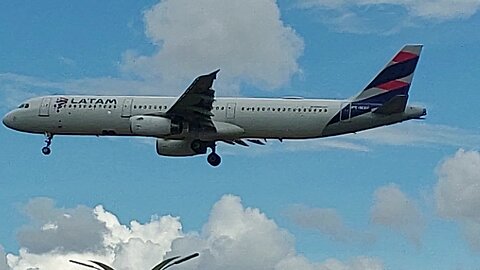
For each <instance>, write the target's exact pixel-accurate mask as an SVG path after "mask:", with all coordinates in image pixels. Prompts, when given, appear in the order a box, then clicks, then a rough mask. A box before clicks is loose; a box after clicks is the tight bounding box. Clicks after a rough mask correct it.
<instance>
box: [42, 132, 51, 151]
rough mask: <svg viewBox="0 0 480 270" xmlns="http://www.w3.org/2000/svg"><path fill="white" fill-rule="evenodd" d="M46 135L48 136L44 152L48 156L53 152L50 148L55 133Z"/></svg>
mask: <svg viewBox="0 0 480 270" xmlns="http://www.w3.org/2000/svg"><path fill="white" fill-rule="evenodd" d="M45 137H46V139H45V143H46V144H47V145H46V146H45V147H43V148H42V154H44V155H45V156H48V155H50V153H51V152H52V150H51V149H50V145H51V144H52V139H53V134H51V133H45Z"/></svg>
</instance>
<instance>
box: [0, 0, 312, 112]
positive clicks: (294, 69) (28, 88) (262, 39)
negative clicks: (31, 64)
mask: <svg viewBox="0 0 480 270" xmlns="http://www.w3.org/2000/svg"><path fill="white" fill-rule="evenodd" d="M143 16H144V23H145V35H146V37H147V39H148V40H149V41H150V42H151V44H153V45H154V47H155V50H154V53H152V54H150V55H145V54H141V53H140V52H138V51H136V50H135V49H130V50H127V51H125V52H124V53H123V55H122V59H123V60H122V62H121V63H120V64H119V65H118V67H119V71H118V74H117V75H116V76H112V77H91V78H81V79H67V80H60V81H59V80H57V81H49V80H46V79H43V78H37V77H31V76H26V75H21V74H12V73H3V74H0V88H1V89H2V90H4V91H2V92H1V93H0V98H1V99H2V100H3V102H0V106H13V105H17V103H18V102H20V101H21V99H20V98H22V97H29V96H33V95H39V94H47V93H50V94H52V93H65V94H117V95H119V94H156V95H179V94H181V93H182V92H183V91H184V90H185V89H186V88H187V87H188V85H189V84H190V83H191V82H192V81H193V80H194V78H195V77H196V76H198V75H201V74H205V73H208V72H211V71H213V70H215V69H218V68H220V69H221V70H222V71H221V73H220V74H219V76H218V80H217V82H216V84H215V89H216V90H217V93H218V94H219V95H238V94H239V91H240V85H241V84H245V83H246V84H250V85H253V86H257V87H260V88H264V89H267V90H272V89H275V88H278V87H280V86H282V85H285V84H287V83H288V82H289V81H290V79H291V78H292V76H294V75H295V74H297V73H299V72H301V70H300V67H299V65H298V58H299V57H300V56H301V55H302V53H303V47H304V44H303V39H302V38H301V37H300V36H299V35H298V34H297V33H296V32H295V30H294V29H293V28H291V27H289V26H287V25H285V24H284V22H283V21H282V20H281V16H280V10H279V8H278V6H277V3H276V1H275V0H262V1H256V0H246V1H236V0H195V1H193V0H165V1H159V2H158V3H157V4H155V5H154V6H152V7H151V8H149V9H147V10H146V11H145V12H144V14H143ZM64 62H65V61H64ZM67 62H71V61H67ZM6 89H7V90H6ZM18 93H22V96H21V97H17V96H18V95H17V94H18ZM33 93H34V94H33ZM12 104H13V105H12Z"/></svg>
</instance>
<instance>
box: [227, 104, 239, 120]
mask: <svg viewBox="0 0 480 270" xmlns="http://www.w3.org/2000/svg"><path fill="white" fill-rule="evenodd" d="M236 106H237V104H236V103H228V104H227V119H234V118H235V107H236Z"/></svg>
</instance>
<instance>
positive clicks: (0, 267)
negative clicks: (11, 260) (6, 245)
mask: <svg viewBox="0 0 480 270" xmlns="http://www.w3.org/2000/svg"><path fill="white" fill-rule="evenodd" d="M0 270H8V265H7V255H6V254H5V250H4V249H3V247H2V245H0Z"/></svg>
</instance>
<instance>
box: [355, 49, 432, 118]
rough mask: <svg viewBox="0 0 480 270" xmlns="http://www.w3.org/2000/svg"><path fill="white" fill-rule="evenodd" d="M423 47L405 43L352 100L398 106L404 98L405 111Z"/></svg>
mask: <svg viewBox="0 0 480 270" xmlns="http://www.w3.org/2000/svg"><path fill="white" fill-rule="evenodd" d="M422 47H423V46H422V45H405V46H404V47H403V48H402V49H401V50H400V51H399V52H398V53H397V54H396V55H395V57H393V59H392V60H391V61H390V62H389V63H388V64H387V66H386V67H385V68H383V69H382V70H381V71H380V73H378V75H377V76H376V77H375V78H374V79H373V80H372V81H371V82H370V83H369V84H368V85H367V86H366V87H365V89H363V91H362V92H360V93H359V94H358V95H357V96H355V97H353V99H352V101H353V102H360V103H369V104H372V105H373V104H375V105H378V106H381V105H384V106H387V105H388V104H387V103H393V104H396V107H398V104H399V102H398V101H402V100H403V101H402V102H401V104H402V106H403V108H401V111H403V110H404V109H405V105H404V104H406V100H407V99H408V91H409V90H410V85H411V83H412V79H413V74H414V72H415V68H416V67H417V63H418V59H419V57H420V52H421V51H422ZM388 107H389V106H388ZM399 109H400V108H396V109H395V110H399Z"/></svg>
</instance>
